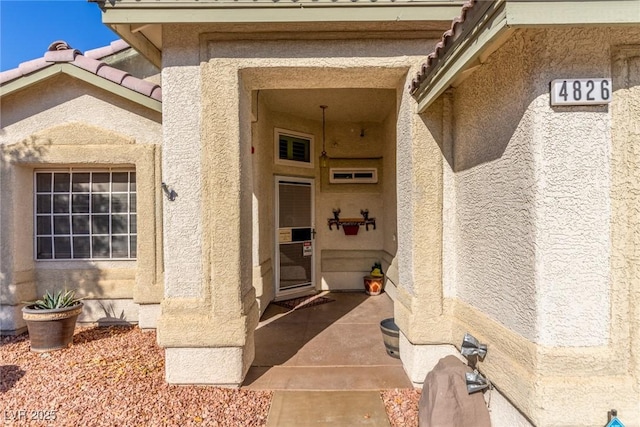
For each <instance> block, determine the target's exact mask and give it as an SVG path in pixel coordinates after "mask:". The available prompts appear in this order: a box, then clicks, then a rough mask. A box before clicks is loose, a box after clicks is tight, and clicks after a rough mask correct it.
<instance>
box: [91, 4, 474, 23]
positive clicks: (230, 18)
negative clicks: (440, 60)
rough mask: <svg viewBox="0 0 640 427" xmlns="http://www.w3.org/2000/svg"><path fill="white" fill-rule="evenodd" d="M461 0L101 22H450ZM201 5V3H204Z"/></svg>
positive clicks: (219, 11)
mask: <svg viewBox="0 0 640 427" xmlns="http://www.w3.org/2000/svg"><path fill="white" fill-rule="evenodd" d="M461 5H462V2H451V3H447V4H446V5H443V4H437V5H433V4H428V3H426V4H425V3H391V4H384V5H383V4H376V5H366V6H363V5H360V6H358V3H354V2H351V3H348V4H347V3H345V4H332V5H331V6H327V5H326V4H323V5H315V4H306V3H305V4H296V3H293V4H289V3H287V4H281V3H273V4H268V6H266V5H262V4H260V5H256V4H246V5H243V4H241V3H240V4H233V6H234V7H231V6H222V7H220V6H218V7H215V6H212V5H211V4H210V3H209V4H206V6H207V7H206V8H205V7H192V8H175V9H168V8H166V7H155V8H150V7H140V8H136V9H133V8H127V7H122V8H117V7H115V8H106V9H104V10H103V13H102V22H103V23H104V24H107V25H114V24H169V23H197V24H203V23H245V22H246V23H258V22H260V23H269V22H274V23H275V22H278V23H282V22H377V21H451V19H453V18H454V17H455V16H457V15H458V14H459V13H460V6H461ZM203 6H204V5H203Z"/></svg>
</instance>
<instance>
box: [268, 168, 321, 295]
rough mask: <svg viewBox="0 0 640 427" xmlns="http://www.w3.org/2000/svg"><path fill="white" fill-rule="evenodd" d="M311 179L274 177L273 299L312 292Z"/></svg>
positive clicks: (312, 210) (312, 222)
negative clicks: (274, 266)
mask: <svg viewBox="0 0 640 427" xmlns="http://www.w3.org/2000/svg"><path fill="white" fill-rule="evenodd" d="M314 189H315V188H314V180H313V179H307V178H293V177H284V176H277V177H276V189H275V195H276V200H275V205H276V211H275V230H276V239H275V242H276V245H275V246H276V247H275V260H276V262H275V265H276V268H275V283H276V299H286V298H291V297H295V296H299V295H304V294H309V293H313V292H315V283H314V273H315V271H314V270H315V268H314V257H315V253H314V252H315V250H314V237H315V229H314V197H313V196H314Z"/></svg>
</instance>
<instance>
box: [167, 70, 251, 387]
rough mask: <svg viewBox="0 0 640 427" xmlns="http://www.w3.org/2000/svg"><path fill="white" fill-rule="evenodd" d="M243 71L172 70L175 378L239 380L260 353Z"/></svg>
mask: <svg viewBox="0 0 640 427" xmlns="http://www.w3.org/2000/svg"><path fill="white" fill-rule="evenodd" d="M238 79H239V77H238V71H237V68H234V67H233V66H231V65H229V66H227V65H226V64H224V63H223V62H220V61H216V60H212V61H210V62H209V63H207V64H203V65H201V66H183V67H175V68H171V67H169V68H165V70H164V71H163V87H164V90H165V93H166V99H167V100H168V101H167V102H165V105H164V108H165V111H164V120H165V122H164V123H165V126H164V129H165V135H164V141H163V143H164V147H165V150H164V152H163V154H164V155H163V175H164V179H165V182H166V183H167V185H168V186H169V188H171V189H174V191H175V192H176V193H177V197H176V199H175V201H173V202H169V201H165V209H164V213H165V222H164V230H165V233H164V242H165V300H164V301H163V305H162V315H161V319H160V323H159V328H158V341H159V343H160V344H161V345H162V346H164V347H166V353H165V354H166V374H167V377H166V378H167V381H168V382H170V383H183V384H184V383H201V384H217V385H228V386H237V385H239V384H241V383H242V381H243V379H244V375H245V374H246V372H247V370H248V368H249V366H250V363H251V361H252V360H253V356H254V347H253V331H254V330H255V326H256V325H257V322H258V310H257V305H256V302H255V291H254V290H253V287H252V285H251V151H250V109H251V107H250V100H249V95H248V93H244V92H242V93H241V92H240V88H239V86H240V85H239V81H238Z"/></svg>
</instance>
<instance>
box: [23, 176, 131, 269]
mask: <svg viewBox="0 0 640 427" xmlns="http://www.w3.org/2000/svg"><path fill="white" fill-rule="evenodd" d="M100 172H109V173H114V172H129V173H136V191H135V192H134V193H135V194H136V198H137V194H138V191H137V171H136V168H135V167H124V166H123V167H96V168H88V167H78V168H75V167H63V168H42V169H34V170H33V207H32V215H33V235H32V236H33V259H34V261H35V262H38V263H41V262H42V263H48V262H53V263H78V262H111V261H118V262H120V261H126V262H134V263H135V262H136V260H137V258H138V257H137V254H136V256H134V257H128V258H112V257H108V258H102V257H91V258H38V237H39V235H38V231H37V227H38V223H37V218H38V212H37V199H38V194H44V193H42V192H40V193H39V192H38V190H37V174H38V173H72V174H73V173H100ZM111 193H112V190H109V194H111ZM51 194H53V193H51ZM69 194H73V192H71V193H69ZM126 194H127V195H131V194H132V192H131V190H130V189H129V190H127V192H126ZM128 199H129V200H130V197H129V198H128ZM70 203H71V202H70ZM89 203H91V200H90V201H89ZM70 214H71V213H70ZM111 214H112V212H111V206H109V218H111ZM49 215H51V216H54V213H53V212H51V213H50V214H49ZM71 215H72V214H71ZM89 215H91V209H90V213H89ZM129 215H132V214H131V213H130V212H129ZM134 215H136V218H137V216H138V209H137V208H136V212H135V213H134ZM42 216H43V215H42ZM109 223H111V221H109ZM52 227H53V225H52ZM109 229H111V224H110V225H109ZM51 233H53V229H52V230H51ZM126 235H127V236H128V237H129V239H130V238H131V236H135V237H136V241H137V238H138V232H137V230H136V232H135V233H131V231H130V230H129V231H128V232H127V234H126ZM52 236H53V234H52ZM63 236H67V235H63ZM73 236H74V234H73V231H72V230H71V233H70V234H69V235H68V237H70V238H71V239H72V238H73ZM88 236H92V234H89V235H88ZM52 244H53V243H52ZM52 250H53V251H55V249H53V248H52ZM130 250H131V248H130V247H128V253H129V254H130ZM111 252H112V248H111V244H110V246H109V253H110V254H111ZM136 252H137V251H136ZM71 253H72V254H73V240H72V242H71Z"/></svg>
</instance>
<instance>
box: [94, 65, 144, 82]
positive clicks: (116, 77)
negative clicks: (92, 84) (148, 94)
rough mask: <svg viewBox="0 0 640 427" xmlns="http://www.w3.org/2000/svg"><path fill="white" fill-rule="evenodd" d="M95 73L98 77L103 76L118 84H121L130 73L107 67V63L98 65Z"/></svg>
mask: <svg viewBox="0 0 640 427" xmlns="http://www.w3.org/2000/svg"><path fill="white" fill-rule="evenodd" d="M97 74H98V75H99V76H100V77H104V78H105V79H107V80H111V81H112V82H115V83H118V84H122V81H123V80H124V78H125V77H127V76H129V75H130V74H129V73H127V72H126V71H122V70H118V69H117V68H113V67H109V66H108V65H105V66H104V67H100V68H99V69H98V73H97ZM134 78H135V77H134Z"/></svg>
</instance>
